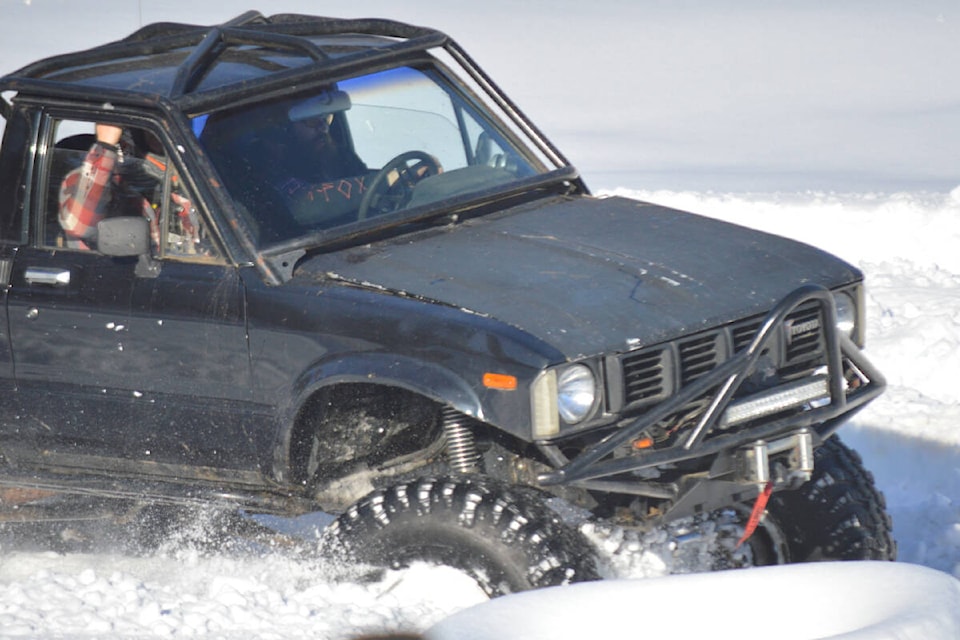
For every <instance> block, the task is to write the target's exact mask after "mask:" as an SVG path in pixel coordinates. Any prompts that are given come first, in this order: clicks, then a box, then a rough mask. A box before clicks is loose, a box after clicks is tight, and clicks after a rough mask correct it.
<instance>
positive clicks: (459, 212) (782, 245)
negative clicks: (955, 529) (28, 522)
mask: <svg viewBox="0 0 960 640" xmlns="http://www.w3.org/2000/svg"><path fill="white" fill-rule="evenodd" d="M0 96H2V100H0V114H2V116H3V119H4V121H5V122H4V134H3V146H2V151H0V285H2V288H0V292H2V304H3V310H4V313H2V314H0V384H2V385H3V387H4V388H3V390H2V395H0V453H2V462H0V487H2V489H0V495H3V496H6V497H7V500H6V501H5V503H4V504H5V505H7V507H5V508H4V509H0V520H3V519H4V517H5V516H4V514H5V513H6V514H7V515H9V505H10V504H15V506H16V507H17V509H18V516H17V517H20V518H22V517H23V514H24V513H27V512H28V507H30V506H31V505H34V503H37V502H42V501H43V500H48V499H50V496H54V495H55V496H58V498H59V499H60V500H61V503H62V502H63V497H64V496H66V497H67V501H68V502H69V499H70V497H71V496H73V497H75V498H76V499H77V500H80V499H87V498H89V497H90V496H95V497H98V498H102V499H104V500H113V501H116V502H117V503H118V504H131V505H132V504H136V505H151V504H170V505H181V506H190V505H202V504H207V505H216V506H217V507H218V508H221V507H222V508H227V509H237V510H242V511H243V512H244V513H267V514H283V515H297V514H303V513H307V512H312V511H318V510H322V511H325V512H328V513H332V514H339V515H338V517H337V519H336V521H335V522H334V524H332V525H331V526H330V527H329V530H328V531H327V532H326V537H325V539H324V544H323V548H324V549H325V550H327V552H328V553H331V554H335V553H343V554H345V555H347V556H348V557H350V558H351V559H354V560H357V561H360V562H365V563H373V564H376V565H391V566H400V565H403V564H404V563H407V562H410V561H412V560H420V559H426V560H433V561H437V562H441V563H447V564H450V565H452V566H455V567H458V568H460V569H463V570H465V571H467V572H469V573H470V574H471V575H473V576H474V577H475V578H476V579H477V580H478V581H479V582H480V583H481V585H482V586H483V587H484V588H485V589H486V590H487V592H488V593H491V594H499V593H505V592H509V591H515V590H519V589H526V588H532V587H539V586H544V585H553V584H563V583H567V582H571V581H578V580H588V579H594V578H596V577H597V576H598V575H601V574H602V573H603V571H602V567H601V566H600V564H599V562H600V560H599V555H598V551H597V549H596V548H594V546H591V542H590V541H589V540H588V539H587V538H586V537H585V535H584V534H583V532H582V530H581V528H579V524H581V523H582V522H583V520H586V521H588V522H596V523H604V525H609V526H616V527H624V528H627V529H633V530H638V531H643V530H649V529H652V528H655V527H662V526H667V525H670V524H676V523H683V525H684V526H683V528H682V530H683V531H684V532H685V533H684V535H685V536H688V537H689V536H691V535H694V536H696V535H700V534H704V532H706V531H710V532H711V533H712V535H709V536H708V535H705V534H704V535H702V536H701V537H702V538H703V539H704V540H708V541H709V545H710V548H709V549H708V551H709V553H710V554H711V557H713V558H714V561H713V565H714V566H715V567H716V568H726V567H740V566H754V565H761V564H772V563H786V562H802V561H809V560H814V559H892V558H893V557H894V556H895V553H896V546H895V543H894V541H893V539H892V534H891V525H890V519H889V517H888V516H887V514H886V513H885V506H884V503H883V498H882V496H881V494H880V493H879V492H878V491H877V490H876V488H875V487H874V485H873V480H872V477H871V476H870V474H869V473H868V472H867V471H866V470H864V468H863V466H862V464H861V461H860V459H859V457H857V455H856V454H855V453H854V452H852V451H851V450H850V449H849V448H847V447H846V446H845V445H844V444H842V443H841V442H840V440H839V439H838V437H837V436H836V435H835V432H836V431H837V429H838V428H839V427H840V426H841V425H842V423H843V422H844V421H845V420H846V419H847V418H849V417H850V415H851V414H853V413H854V412H856V411H857V410H859V409H861V408H863V407H864V406H865V405H866V404H867V403H868V402H869V401H871V400H872V399H873V398H875V397H876V396H877V395H878V394H879V393H881V391H882V389H883V386H884V381H883V378H882V376H881V375H880V373H879V372H877V371H876V370H875V369H874V368H873V367H872V366H871V364H870V363H869V362H868V361H867V359H866V358H865V357H864V356H863V354H862V353H861V351H860V348H861V347H862V344H863V336H864V323H863V317H864V311H863V307H864V305H863V295H864V294H863V287H862V275H861V274H860V273H859V272H858V271H857V270H856V269H855V268H854V267H852V266H850V265H848V264H845V263H844V262H842V261H840V260H839V259H837V258H835V257H833V256H830V255H828V254H826V253H823V252H821V251H819V250H817V249H814V248H812V247H809V246H806V245H802V244H799V243H797V242H793V241H790V240H786V239H783V238H779V237H775V236H771V235H767V234H764V233H760V232H757V231H754V230H750V229H746V228H742V227H739V226H735V225H732V224H726V223H724V222H721V221H717V220H712V219H708V218H704V217H700V216H697V215H694V214H691V213H686V212H683V211H677V210H673V209H668V208H665V207H662V206H657V205H654V204H650V203H646V202H640V201H635V200H629V199H624V198H615V197H611V198H598V197H594V196H592V195H591V194H590V192H589V191H588V189H587V186H586V185H585V184H584V181H583V179H582V178H581V176H580V175H579V173H578V172H577V170H576V169H575V168H574V167H573V166H572V165H571V164H570V163H569V162H568V161H567V159H566V158H565V157H564V156H563V154H562V153H561V152H560V151H559V150H558V149H557V148H555V147H554V146H553V145H552V144H551V143H550V142H549V141H548V139H547V138H546V137H545V136H544V134H543V133H542V132H541V131H540V130H539V129H538V128H537V127H536V126H535V125H534V124H532V123H531V122H530V121H529V120H528V119H527V118H526V117H525V116H524V114H523V113H522V112H521V111H520V109H519V108H518V106H517V105H516V104H515V103H513V102H512V101H511V100H510V99H509V98H508V97H506V96H505V95H504V94H503V93H502V92H501V91H500V90H499V88H498V87H497V85H496V84H495V82H494V81H493V80H492V79H491V78H490V77H489V76H488V75H487V74H486V73H485V72H484V71H483V70H482V69H481V68H480V67H479V66H477V64H476V63H475V62H474V61H473V60H472V59H471V57H470V56H469V55H468V54H467V53H466V52H465V51H464V50H463V49H462V48H461V47H460V46H459V45H458V44H457V43H456V42H455V41H453V40H452V39H450V38H449V37H448V36H446V35H445V34H443V33H440V32H438V31H435V30H432V29H428V28H423V27H417V26H411V25H407V24H402V23H398V22H393V21H387V20H340V19H332V18H318V17H310V16H302V15H276V16H271V17H265V16H263V15H261V14H260V13H257V12H249V13H246V14H243V15H241V16H239V17H237V18H236V19H234V20H232V21H230V22H227V23H225V24H222V25H218V26H212V27H211V26H198V25H189V24H178V23H157V24H151V25H148V26H146V27H143V28H142V29H140V30H138V31H136V32H135V33H133V34H131V35H130V36H128V37H126V38H124V39H122V40H119V41H117V42H112V43H108V44H105V45H103V46H99V47H96V48H93V49H90V50H87V51H82V52H77V53H72V54H67V55H61V56H56V57H52V58H48V59H45V60H41V61H39V62H36V63H34V64H31V65H29V66H27V67H25V68H23V69H21V70H19V71H16V72H14V73H11V74H9V75H7V76H5V77H3V78H2V79H0ZM34 506H35V505H34ZM574 514H575V515H574ZM674 530H679V529H674ZM718 531H719V532H720V534H719V535H718V534H717V532H718Z"/></svg>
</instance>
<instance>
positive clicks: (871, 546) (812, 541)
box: [767, 436, 897, 562]
mask: <svg viewBox="0 0 960 640" xmlns="http://www.w3.org/2000/svg"><path fill="white" fill-rule="evenodd" d="M814 464H815V466H814V472H813V476H812V477H811V479H810V480H809V481H808V482H807V483H805V484H804V485H803V486H801V487H800V488H799V489H796V490H793V491H780V492H777V493H774V494H773V496H771V498H770V503H769V505H768V507H767V511H768V515H769V517H770V519H771V520H772V522H771V523H770V525H772V526H779V528H780V531H781V532H782V534H783V538H784V542H785V544H786V546H787V551H788V554H789V557H788V558H787V561H788V562H812V561H817V560H895V559H896V556H897V544H896V542H895V541H894V539H893V531H892V521H891V519H890V516H889V515H888V514H887V510H886V501H885V500H884V497H883V494H881V493H880V491H879V490H878V489H877V488H876V486H875V485H874V481H873V474H871V473H870V472H869V471H867V470H866V469H865V468H864V466H863V461H862V460H861V458H860V456H859V455H858V454H857V453H856V452H855V451H853V450H852V449H850V448H849V447H847V446H846V445H845V444H843V442H841V441H840V439H839V438H837V437H836V436H834V437H832V438H829V439H828V440H827V441H826V442H824V443H823V445H822V446H821V447H820V448H818V449H817V451H816V452H815V463H814Z"/></svg>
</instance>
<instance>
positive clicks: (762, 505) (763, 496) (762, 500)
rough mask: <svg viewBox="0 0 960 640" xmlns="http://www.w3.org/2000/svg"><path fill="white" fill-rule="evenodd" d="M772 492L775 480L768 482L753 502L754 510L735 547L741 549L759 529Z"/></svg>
mask: <svg viewBox="0 0 960 640" xmlns="http://www.w3.org/2000/svg"><path fill="white" fill-rule="evenodd" d="M772 493H773V482H768V483H767V486H765V487H764V488H763V491H761V492H760V495H758V496H757V501H756V502H754V503H753V511H751V512H750V519H749V520H747V526H746V527H745V528H744V530H743V535H742V536H741V537H740V540H738V541H737V546H736V547H735V549H739V548H740V547H741V546H742V545H743V543H744V542H746V541H747V540H749V539H750V536H752V535H753V532H754V531H756V530H757V526H758V525H759V524H760V518H762V517H763V512H764V511H766V509H767V501H768V500H769V499H770V494H772Z"/></svg>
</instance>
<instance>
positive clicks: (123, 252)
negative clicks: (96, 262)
mask: <svg viewBox="0 0 960 640" xmlns="http://www.w3.org/2000/svg"><path fill="white" fill-rule="evenodd" d="M97 250H98V251H100V253H102V254H103V255H106V256H112V257H115V258H129V257H132V256H137V258H138V261H137V268H136V271H135V272H134V273H136V275H138V276H140V277H143V278H154V277H156V276H157V275H158V274H159V273H160V263H158V262H157V261H156V260H154V259H153V256H151V255H150V223H149V222H148V221H147V219H146V218H141V217H139V216H121V217H119V218H106V219H104V220H101V221H100V222H98V223H97Z"/></svg>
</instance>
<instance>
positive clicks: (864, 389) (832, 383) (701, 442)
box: [538, 285, 886, 493]
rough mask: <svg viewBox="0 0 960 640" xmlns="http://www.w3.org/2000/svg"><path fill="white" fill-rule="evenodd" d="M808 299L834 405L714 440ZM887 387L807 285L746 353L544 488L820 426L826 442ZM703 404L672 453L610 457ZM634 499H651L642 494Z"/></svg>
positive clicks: (552, 476) (827, 300)
mask: <svg viewBox="0 0 960 640" xmlns="http://www.w3.org/2000/svg"><path fill="white" fill-rule="evenodd" d="M811 300H816V301H817V302H819V304H820V305H821V312H822V315H821V317H822V319H823V332H824V343H825V350H826V369H827V374H826V384H827V389H828V391H829V399H830V401H829V403H826V404H823V405H821V406H817V407H815V408H810V409H808V410H805V411H802V412H800V413H796V414H794V415H790V416H787V417H785V418H772V419H770V420H769V421H765V422H762V423H761V424H758V425H753V426H750V427H749V428H745V429H743V430H740V431H735V432H724V433H720V434H713V435H711V434H712V431H713V429H714V427H715V426H716V425H717V424H718V421H720V420H721V419H722V417H723V416H724V413H725V412H726V410H727V408H728V407H729V406H730V404H731V402H732V401H733V397H734V395H735V394H736V392H737V390H738V389H739V388H740V386H741V385H742V384H743V383H744V382H745V381H746V380H747V378H748V377H749V376H750V374H751V372H752V371H753V369H754V368H755V366H756V364H757V362H758V360H759V358H760V357H761V355H762V354H763V352H764V351H765V349H766V348H767V347H768V346H769V345H770V343H771V341H773V340H776V339H777V336H778V327H780V326H781V325H782V324H783V323H784V321H785V320H786V318H787V316H788V315H789V314H790V313H791V312H792V311H793V310H794V309H796V308H797V307H798V306H800V305H801V304H804V303H806V302H808V301H811ZM844 359H846V360H847V361H848V362H849V364H850V366H851V367H853V368H855V369H856V370H857V371H858V372H859V374H860V376H861V377H862V378H863V379H864V380H865V382H864V383H863V384H860V385H858V386H856V387H849V388H847V387H846V385H845V383H844V369H843V362H844ZM885 386H886V382H885V380H884V378H883V376H882V375H881V374H880V372H879V371H877V370H876V368H874V367H873V365H871V364H870V362H869V361H868V360H867V358H866V357H865V356H864V355H863V353H862V352H861V351H860V349H859V348H858V347H857V346H856V345H855V344H854V343H853V341H852V340H850V339H849V338H848V337H847V336H845V335H842V334H840V332H839V331H838V330H837V327H836V308H835V303H834V299H833V294H832V293H830V291H829V290H828V289H826V288H824V287H821V286H818V285H805V286H803V287H800V288H799V289H796V290H795V291H793V292H792V293H790V294H789V295H787V296H786V297H785V298H784V299H783V300H781V301H780V302H779V303H778V304H777V306H776V307H774V309H773V310H772V311H771V312H770V313H769V314H768V315H767V317H766V318H765V319H764V321H763V323H762V324H761V325H760V329H759V330H758V331H757V333H756V335H755V336H754V338H753V340H752V341H751V342H750V344H749V345H748V346H747V347H746V348H745V349H743V350H742V351H740V352H739V353H737V354H736V355H735V356H734V357H732V358H730V359H729V360H727V361H726V362H724V363H722V364H721V365H719V366H718V367H716V368H715V369H714V370H712V371H711V372H710V373H709V374H707V375H704V376H702V377H701V378H699V379H697V380H696V381H695V382H693V383H691V384H690V385H688V386H686V387H684V388H683V389H681V390H680V391H679V392H678V393H676V394H675V395H673V396H672V397H670V398H669V399H667V400H665V401H664V402H662V403H661V404H659V405H657V406H655V407H653V408H652V409H650V410H649V411H648V412H647V413H645V414H644V415H643V416H641V417H640V418H638V419H637V420H636V421H634V422H633V423H631V424H628V425H626V426H625V427H623V428H621V429H619V430H617V431H615V432H614V433H612V434H610V435H609V436H607V437H606V438H604V439H603V440H601V441H600V442H598V443H597V444H596V445H594V446H593V447H591V448H589V449H586V450H585V451H584V452H583V453H581V454H580V455H579V456H577V457H576V458H574V459H573V460H569V461H565V463H564V464H562V466H560V468H559V469H557V470H555V471H551V472H548V473H544V474H541V475H540V476H539V477H538V481H539V482H540V484H541V485H544V486H550V485H559V484H572V485H578V486H582V487H587V488H601V485H600V484H599V483H604V482H606V480H605V479H607V478H610V477H612V476H616V475H618V474H622V473H628V472H632V471H640V470H643V469H649V468H652V467H657V466H660V465H666V464H673V463H678V462H682V461H685V460H691V459H694V458H704V457H707V456H711V455H714V454H717V453H720V452H722V451H729V450H734V449H737V448H740V447H744V446H748V445H750V444H751V443H754V442H756V441H758V440H762V439H769V438H775V437H778V436H781V435H783V434H786V433H788V432H791V431H796V430H799V429H803V428H809V427H812V426H814V425H816V426H817V428H816V429H815V432H816V434H817V435H818V438H819V441H822V439H823V438H825V437H827V436H828V435H829V434H830V433H832V432H833V431H834V430H835V429H836V428H837V427H838V426H839V424H840V423H841V422H842V420H844V419H846V418H847V417H849V415H850V414H851V413H852V412H854V411H857V410H859V409H860V408H862V407H863V406H865V405H866V404H867V403H868V402H870V401H871V400H873V399H874V398H876V397H877V396H878V395H880V394H881V393H882V392H883V389H884V387H885ZM701 398H708V399H709V402H708V403H707V406H706V409H705V410H704V411H703V413H702V414H701V415H700V416H699V419H698V421H697V423H696V425H695V426H694V427H693V429H691V430H689V432H688V433H685V434H683V437H682V438H681V439H680V440H679V441H678V442H676V443H675V444H673V445H672V446H670V447H669V448H665V449H654V450H647V451H638V452H636V453H634V454H632V455H629V456H625V457H612V454H613V453H614V452H615V451H616V450H618V449H620V448H621V447H623V446H624V445H626V444H627V443H630V442H633V441H635V440H636V439H637V438H639V437H640V436H641V434H643V433H644V432H645V431H647V430H648V429H650V428H652V427H653V426H654V425H656V424H657V423H659V422H661V421H662V420H664V419H666V418H668V417H669V416H671V415H674V414H676V413H677V412H678V411H680V410H681V409H683V408H684V407H685V406H687V405H689V404H690V403H691V402H693V401H695V400H699V399H701ZM708 436H710V437H708ZM819 441H818V442H817V444H819ZM554 459H558V458H557V456H554ZM625 484H627V483H625V482H623V481H622V480H621V481H613V482H612V483H611V488H612V486H613V485H616V486H619V487H621V488H624V485H625ZM640 484H644V485H645V484H649V483H640ZM651 488H652V487H651ZM637 492H638V493H646V491H645V490H644V489H643V488H640V489H639V491H637Z"/></svg>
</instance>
